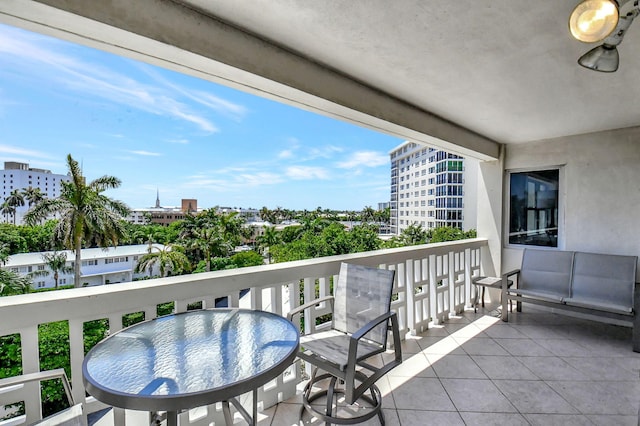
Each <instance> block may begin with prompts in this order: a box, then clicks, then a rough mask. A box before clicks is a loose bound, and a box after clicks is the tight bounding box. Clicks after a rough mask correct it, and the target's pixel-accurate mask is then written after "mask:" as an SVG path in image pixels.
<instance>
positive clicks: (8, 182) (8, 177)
mask: <svg viewBox="0 0 640 426" xmlns="http://www.w3.org/2000/svg"><path fill="white" fill-rule="evenodd" d="M1 173H2V192H1V193H0V205H1V204H2V203H4V202H5V200H6V199H7V197H9V196H10V195H11V192H12V191H14V190H16V189H17V190H18V191H20V192H23V191H24V190H25V189H27V188H40V191H41V192H42V194H43V195H44V196H45V197H47V198H56V197H58V196H60V190H61V189H62V185H61V184H60V182H62V181H67V182H68V181H69V180H70V179H71V178H70V177H69V176H67V175H58V174H54V173H51V170H44V169H35V168H31V167H29V164H28V163H18V162H15V161H5V163H4V170H2V171H1ZM28 210H29V202H28V201H27V200H25V205H24V206H19V207H17V208H16V212H15V223H16V224H17V225H20V224H22V218H23V217H24V214H25V213H26V212H27V211H28ZM0 220H2V221H4V222H10V223H13V221H14V217H12V215H0Z"/></svg>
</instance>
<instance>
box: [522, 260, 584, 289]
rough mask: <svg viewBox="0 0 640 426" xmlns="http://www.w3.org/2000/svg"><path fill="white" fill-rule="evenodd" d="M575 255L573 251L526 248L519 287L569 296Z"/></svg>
mask: <svg viewBox="0 0 640 426" xmlns="http://www.w3.org/2000/svg"><path fill="white" fill-rule="evenodd" d="M573 256H574V252H572V251H556V250H529V249H525V251H524V254H523V255H522V267H521V268H520V278H519V279H518V288H521V289H524V290H538V291H548V292H551V293H555V294H560V295H562V296H564V297H569V296H570V294H571V293H570V292H571V273H572V268H573Z"/></svg>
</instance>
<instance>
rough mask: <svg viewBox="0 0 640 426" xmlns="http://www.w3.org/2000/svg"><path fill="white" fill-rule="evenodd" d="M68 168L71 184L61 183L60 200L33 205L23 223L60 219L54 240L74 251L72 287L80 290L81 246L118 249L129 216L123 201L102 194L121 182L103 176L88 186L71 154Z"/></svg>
mask: <svg viewBox="0 0 640 426" xmlns="http://www.w3.org/2000/svg"><path fill="white" fill-rule="evenodd" d="M67 167H68V168H69V174H70V176H71V180H70V181H69V182H65V181H62V182H60V184H61V186H62V188H61V191H60V196H59V197H58V198H45V199H44V200H42V202H41V203H40V204H37V205H35V206H34V207H33V208H32V209H31V210H29V211H28V212H27V214H26V215H25V221H26V222H27V223H28V224H30V225H33V224H35V223H38V222H39V221H41V220H44V219H46V218H48V217H50V216H53V215H56V214H57V215H58V216H59V218H60V219H59V221H58V223H57V224H56V227H55V229H54V238H55V241H56V242H57V243H60V244H62V245H63V246H64V247H66V248H68V249H70V250H73V251H74V253H75V263H74V268H75V269H74V272H75V274H74V286H75V287H80V286H81V282H80V266H81V263H82V260H81V250H82V245H83V243H84V244H86V245H93V244H95V245H99V246H100V247H107V246H109V245H113V246H114V247H115V246H117V245H118V241H119V240H120V239H121V238H123V236H124V234H125V232H126V230H125V226H124V224H123V221H122V220H121V219H122V217H123V216H126V215H127V214H129V208H128V207H127V206H126V204H124V203H123V202H122V201H118V200H113V199H111V198H109V197H107V196H106V195H104V194H102V193H103V192H104V191H106V190H108V189H114V188H118V187H119V186H120V179H118V178H116V177H113V176H102V177H100V178H98V179H95V180H93V181H91V182H90V183H88V184H87V183H86V180H85V177H84V176H83V175H82V170H81V169H80V166H79V165H78V162H77V161H76V160H74V159H73V158H72V157H71V154H69V155H67Z"/></svg>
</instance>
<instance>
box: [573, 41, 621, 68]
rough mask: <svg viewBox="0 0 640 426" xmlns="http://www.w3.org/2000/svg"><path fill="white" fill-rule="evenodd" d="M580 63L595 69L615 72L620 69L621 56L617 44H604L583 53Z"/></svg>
mask: <svg viewBox="0 0 640 426" xmlns="http://www.w3.org/2000/svg"><path fill="white" fill-rule="evenodd" d="M578 63H579V64H580V65H582V66H583V67H585V68H589V69H591V70H594V71H600V72H614V71H616V70H617V69H618V64H619V63H620V57H619V55H618V49H616V47H615V46H609V45H606V44H604V45H602V46H598V47H595V48H593V49H591V50H590V51H588V52H587V53H585V54H584V55H582V56H581V57H580V59H578Z"/></svg>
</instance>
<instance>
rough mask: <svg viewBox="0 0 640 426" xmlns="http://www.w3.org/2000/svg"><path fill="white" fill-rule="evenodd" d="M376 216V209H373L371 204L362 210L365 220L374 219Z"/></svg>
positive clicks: (363, 219)
mask: <svg viewBox="0 0 640 426" xmlns="http://www.w3.org/2000/svg"><path fill="white" fill-rule="evenodd" d="M374 217H375V210H373V208H372V207H371V206H366V207H365V208H364V209H363V210H362V221H363V222H369V221H371V220H373V219H374Z"/></svg>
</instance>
